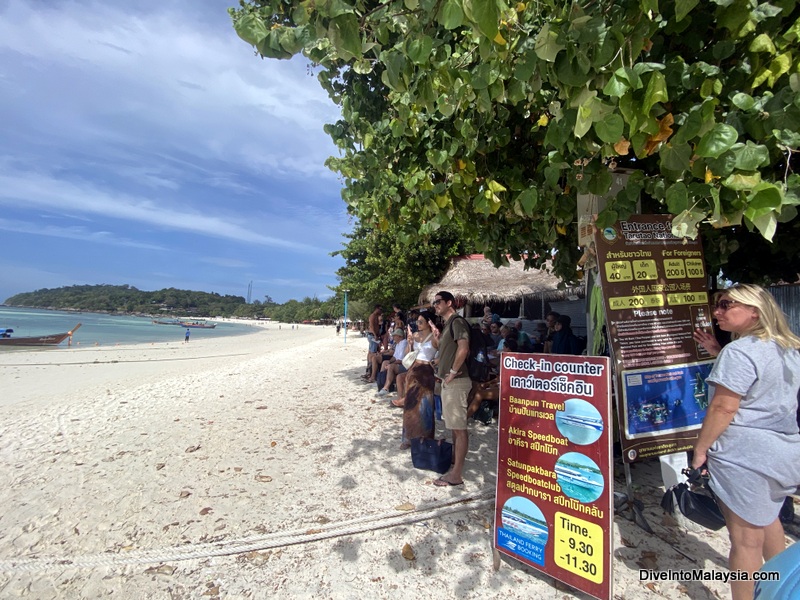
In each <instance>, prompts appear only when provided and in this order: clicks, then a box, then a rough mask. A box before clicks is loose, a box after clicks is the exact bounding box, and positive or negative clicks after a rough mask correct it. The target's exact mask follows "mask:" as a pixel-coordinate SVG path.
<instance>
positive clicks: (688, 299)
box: [667, 292, 708, 306]
mask: <svg viewBox="0 0 800 600" xmlns="http://www.w3.org/2000/svg"><path fill="white" fill-rule="evenodd" d="M667 304H669V305H670V306H679V305H682V304H708V294H707V293H706V292H683V293H680V294H667Z"/></svg>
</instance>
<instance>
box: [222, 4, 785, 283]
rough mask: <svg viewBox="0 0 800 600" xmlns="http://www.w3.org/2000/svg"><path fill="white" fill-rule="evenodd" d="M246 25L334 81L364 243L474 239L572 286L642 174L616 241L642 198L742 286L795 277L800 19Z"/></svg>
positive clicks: (591, 7)
mask: <svg viewBox="0 0 800 600" xmlns="http://www.w3.org/2000/svg"><path fill="white" fill-rule="evenodd" d="M231 15H232V18H233V22H234V26H235V29H236V32H237V33H238V35H239V36H240V37H241V38H242V39H244V40H245V41H246V42H248V43H250V44H252V45H253V46H255V48H256V49H257V51H258V52H259V53H260V54H261V55H262V56H264V57H270V58H289V57H291V56H293V55H296V54H298V53H302V54H304V55H305V56H306V57H308V58H309V59H310V60H311V61H312V63H313V64H314V65H317V66H318V78H319V81H320V83H321V84H322V86H323V87H324V88H325V89H326V90H327V91H328V93H329V94H330V97H331V98H332V100H333V101H334V102H336V103H337V104H338V105H339V106H340V107H341V111H342V116H341V119H340V120H339V121H338V122H336V123H334V124H331V125H329V126H327V131H328V133H329V134H330V135H331V137H332V138H333V140H334V142H335V143H336V144H337V146H338V147H339V148H340V149H341V156H340V157H336V158H331V159H329V162H328V164H329V166H330V167H331V168H333V169H334V170H337V171H338V172H339V173H341V175H342V176H343V178H344V182H345V188H344V191H343V196H344V199H345V201H346V202H347V204H348V206H349V209H350V211H351V212H352V214H354V215H355V216H357V217H358V218H359V219H360V220H361V221H362V222H363V223H365V224H366V225H369V226H373V227H376V228H378V229H380V230H381V231H387V230H388V228H389V226H390V224H391V225H392V226H393V227H395V228H396V232H397V235H398V238H399V239H400V240H401V241H407V240H413V239H417V238H418V237H419V236H425V235H428V234H430V233H432V232H434V231H436V230H438V229H439V228H441V227H443V226H445V225H448V224H451V223H456V224H457V225H458V226H459V227H462V228H464V230H465V232H466V233H467V235H468V236H469V237H470V238H472V239H474V240H475V243H476V246H477V247H476V248H475V249H476V250H478V251H482V252H484V253H485V254H487V256H489V257H490V258H492V259H493V260H494V261H495V262H496V263H500V262H502V260H503V257H504V256H505V255H506V254H507V253H509V254H511V255H512V256H514V257H518V256H519V255H520V253H522V252H523V251H527V252H529V254H528V258H527V261H528V262H529V263H530V264H532V265H535V266H538V265H539V263H541V262H543V261H544V260H545V259H546V258H549V257H550V251H551V249H553V248H555V249H556V250H557V251H558V253H557V255H556V257H555V263H554V264H555V270H556V273H557V274H558V275H560V276H561V277H562V278H564V279H567V280H571V279H572V278H573V277H574V276H575V263H576V258H577V257H576V254H577V252H578V250H577V248H576V246H577V244H576V236H575V234H576V222H575V221H576V195H577V194H578V193H595V194H603V193H605V192H606V191H607V190H608V189H609V186H610V184H611V176H610V173H609V166H614V164H616V165H617V166H620V167H629V168H634V169H636V172H635V174H634V175H633V176H632V177H630V178H629V182H628V185H627V187H626V188H625V189H624V190H622V191H621V192H620V193H619V194H618V195H617V196H616V197H615V198H614V199H613V200H612V201H611V202H610V203H609V205H608V207H607V208H606V210H605V211H603V212H602V213H601V214H600V215H599V224H601V225H605V224H608V223H610V222H613V221H614V220H616V219H617V218H625V217H626V216H628V215H629V214H631V212H632V211H633V210H634V207H635V204H636V201H637V199H638V198H640V197H641V198H642V199H643V203H644V205H645V209H646V211H648V212H663V213H670V214H672V215H674V216H675V219H674V229H675V231H676V233H678V234H680V235H685V236H687V237H694V236H695V235H696V233H697V231H698V228H699V230H700V231H701V232H702V233H703V238H704V242H705V246H706V257H707V260H708V262H709V265H710V267H711V268H712V269H713V268H716V267H722V268H723V270H724V272H725V274H726V276H728V277H729V278H731V279H734V280H745V279H746V280H756V281H757V280H764V279H770V278H771V279H776V278H780V277H791V278H792V279H794V278H796V273H797V271H798V258H797V257H798V256H799V255H800V248H799V247H798V245H799V244H800V242H798V241H797V240H800V225H798V222H799V221H800V220H798V219H797V210H796V206H797V205H798V204H800V195H799V194H798V190H800V176H799V175H798V174H796V173H795V168H796V167H797V160H796V156H797V151H798V148H800V125H799V124H800V73H798V70H799V67H798V65H799V64H800V43H799V42H798V39H799V38H800V20H799V18H800V7H798V4H797V3H796V2H795V1H794V0H772V1H769V2H761V3H759V2H756V1H755V0H708V1H707V2H699V1H698V0H660V1H659V0H614V1H611V0H584V1H581V2H565V1H563V0H540V1H535V2H534V1H531V2H528V3H525V2H519V3H516V4H513V3H512V4H506V3H505V2H504V1H503V0H385V1H382V2H376V1H374V0H326V1H322V2H319V1H318V2H312V1H311V0H251V1H249V2H245V1H243V2H242V3H241V7H240V8H239V9H231ZM759 238H760V239H762V240H764V242H759V241H758V239H759ZM753 248H759V249H764V250H766V251H767V252H768V256H769V257H770V260H769V261H763V260H760V262H759V263H755V262H754V261H755V260H757V259H759V257H758V256H757V255H756V254H755V253H754V252H753V251H752V249H753Z"/></svg>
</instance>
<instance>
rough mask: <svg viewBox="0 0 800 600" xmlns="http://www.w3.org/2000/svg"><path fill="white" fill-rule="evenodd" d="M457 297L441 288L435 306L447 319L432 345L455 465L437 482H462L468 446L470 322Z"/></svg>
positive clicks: (442, 484) (447, 483) (434, 302)
mask: <svg viewBox="0 0 800 600" xmlns="http://www.w3.org/2000/svg"><path fill="white" fill-rule="evenodd" d="M454 302H455V298H454V297H453V294H451V293H450V292H438V293H437V294H436V296H435V297H434V300H433V309H434V310H435V311H436V314H437V315H438V316H439V317H440V318H441V319H442V321H444V325H443V327H442V330H441V331H439V330H436V329H434V333H433V345H434V347H436V348H437V349H438V350H439V364H438V368H439V378H440V379H441V380H442V415H443V417H444V423H445V426H446V427H447V428H448V429H449V430H450V431H452V432H453V458H454V462H453V466H452V467H451V468H450V470H449V471H448V472H447V473H445V474H444V475H442V476H441V477H439V479H437V480H435V481H434V482H433V484H434V485H436V486H440V487H443V486H455V485H463V484H464V478H463V471H464V462H465V460H466V457H467V451H468V449H469V432H468V431H467V398H468V396H469V392H470V390H471V389H472V380H471V379H470V378H469V371H468V364H467V358H468V357H469V350H470V347H469V343H470V326H469V322H468V321H467V320H466V319H464V318H463V317H461V316H459V315H458V314H457V313H456V310H455V307H454V306H453V304H454Z"/></svg>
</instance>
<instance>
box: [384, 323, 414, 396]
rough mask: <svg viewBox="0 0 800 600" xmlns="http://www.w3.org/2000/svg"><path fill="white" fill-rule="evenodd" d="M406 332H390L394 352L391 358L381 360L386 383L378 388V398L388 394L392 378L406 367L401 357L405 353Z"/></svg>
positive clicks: (397, 330) (406, 344) (400, 330)
mask: <svg viewBox="0 0 800 600" xmlns="http://www.w3.org/2000/svg"><path fill="white" fill-rule="evenodd" d="M405 338H406V332H405V331H403V330H402V329H395V330H394V331H393V332H392V340H393V342H394V353H393V354H392V358H390V359H389V360H385V361H383V363H382V364H381V371H386V383H385V384H384V385H383V387H382V388H381V389H380V390H378V398H383V397H384V396H388V395H389V390H390V389H392V383H394V378H395V377H397V375H399V374H400V373H405V372H406V368H405V367H404V366H403V357H404V356H405V355H406V349H407V348H408V342H407V341H406V339H405Z"/></svg>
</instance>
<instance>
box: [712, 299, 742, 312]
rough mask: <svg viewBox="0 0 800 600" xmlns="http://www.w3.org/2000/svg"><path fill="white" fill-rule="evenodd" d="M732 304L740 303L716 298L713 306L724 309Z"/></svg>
mask: <svg viewBox="0 0 800 600" xmlns="http://www.w3.org/2000/svg"><path fill="white" fill-rule="evenodd" d="M732 304H740V303H739V302H737V301H736V300H717V303H716V304H715V305H714V308H715V309H717V310H722V311H726V310H728V309H729V308H730V307H731V305H732Z"/></svg>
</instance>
